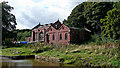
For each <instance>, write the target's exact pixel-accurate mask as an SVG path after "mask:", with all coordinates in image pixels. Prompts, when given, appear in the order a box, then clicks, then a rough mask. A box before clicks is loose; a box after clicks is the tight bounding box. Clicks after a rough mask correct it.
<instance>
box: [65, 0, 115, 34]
mask: <svg viewBox="0 0 120 68" xmlns="http://www.w3.org/2000/svg"><path fill="white" fill-rule="evenodd" d="M112 8H113V3H112V2H111V3H110V2H83V3H81V4H79V5H78V6H76V7H75V8H74V9H73V10H72V12H71V14H70V16H68V18H67V20H64V21H63V22H64V23H65V24H66V25H69V26H74V27H79V28H83V27H86V28H88V29H89V30H91V31H92V33H94V32H95V33H97V32H101V28H100V27H101V25H102V23H100V19H101V18H105V16H106V15H107V12H108V11H109V10H111V9H112Z"/></svg>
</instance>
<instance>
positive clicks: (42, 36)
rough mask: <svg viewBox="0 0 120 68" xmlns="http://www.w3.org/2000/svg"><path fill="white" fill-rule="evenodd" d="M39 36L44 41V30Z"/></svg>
mask: <svg viewBox="0 0 120 68" xmlns="http://www.w3.org/2000/svg"><path fill="white" fill-rule="evenodd" d="M39 38H40V41H44V35H43V32H40V34H39Z"/></svg>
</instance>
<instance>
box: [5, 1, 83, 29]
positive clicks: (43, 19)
mask: <svg viewBox="0 0 120 68" xmlns="http://www.w3.org/2000/svg"><path fill="white" fill-rule="evenodd" d="M5 1H8V2H9V4H10V5H11V6H12V7H14V10H13V11H12V13H13V14H14V15H15V16H16V21H17V26H16V27H17V29H31V28H33V27H34V26H36V25H37V24H38V23H39V22H40V23H41V24H48V23H54V22H55V21H57V20H58V19H59V20H60V21H61V22H62V21H63V20H64V19H67V17H68V16H69V15H70V13H71V11H72V9H73V8H74V7H75V6H77V5H78V4H80V3H82V2H83V1H85V0H5Z"/></svg>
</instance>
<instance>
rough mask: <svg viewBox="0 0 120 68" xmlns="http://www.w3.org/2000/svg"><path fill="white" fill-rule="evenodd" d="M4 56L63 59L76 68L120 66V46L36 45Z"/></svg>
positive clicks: (14, 48) (16, 49) (13, 48)
mask: <svg viewBox="0 0 120 68" xmlns="http://www.w3.org/2000/svg"><path fill="white" fill-rule="evenodd" d="M2 52H3V53H2V55H9V56H10V55H11V56H13V55H35V54H37V55H41V56H48V57H57V58H62V59H63V61H62V62H61V63H65V64H74V65H76V66H81V65H88V66H120V46H119V44H110V45H97V46H96V45H92V44H89V45H75V44H71V45H54V44H53V45H45V44H44V43H36V44H31V45H23V46H21V47H12V48H6V49H2Z"/></svg>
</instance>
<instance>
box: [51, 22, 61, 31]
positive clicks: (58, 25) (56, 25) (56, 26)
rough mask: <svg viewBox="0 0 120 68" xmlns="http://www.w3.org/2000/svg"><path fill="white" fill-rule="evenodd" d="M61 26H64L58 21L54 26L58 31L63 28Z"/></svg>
mask: <svg viewBox="0 0 120 68" xmlns="http://www.w3.org/2000/svg"><path fill="white" fill-rule="evenodd" d="M61 25H62V24H61V22H60V21H59V20H57V21H56V22H55V23H54V24H53V25H52V26H53V27H54V28H55V29H57V30H58V29H59V28H60V27H61Z"/></svg>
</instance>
